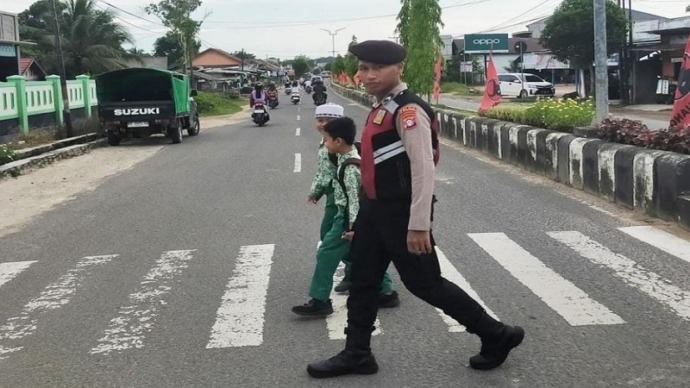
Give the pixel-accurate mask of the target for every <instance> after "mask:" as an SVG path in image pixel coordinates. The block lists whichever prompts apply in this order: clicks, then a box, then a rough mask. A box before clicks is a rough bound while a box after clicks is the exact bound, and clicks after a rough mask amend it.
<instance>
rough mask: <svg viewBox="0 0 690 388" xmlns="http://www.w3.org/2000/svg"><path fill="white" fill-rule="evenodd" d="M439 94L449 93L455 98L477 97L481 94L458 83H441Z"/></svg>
mask: <svg viewBox="0 0 690 388" xmlns="http://www.w3.org/2000/svg"><path fill="white" fill-rule="evenodd" d="M441 93H451V94H455V95H456V96H479V95H481V94H482V92H481V91H479V90H477V89H475V88H473V87H470V86H467V85H465V84H463V83H460V82H442V83H441Z"/></svg>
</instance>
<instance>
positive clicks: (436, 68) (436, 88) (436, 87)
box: [434, 53, 443, 104]
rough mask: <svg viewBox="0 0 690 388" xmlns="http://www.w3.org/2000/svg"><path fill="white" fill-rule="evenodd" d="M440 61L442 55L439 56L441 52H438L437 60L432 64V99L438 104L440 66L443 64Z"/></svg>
mask: <svg viewBox="0 0 690 388" xmlns="http://www.w3.org/2000/svg"><path fill="white" fill-rule="evenodd" d="M442 61H443V57H442V56H441V53H438V60H437V61H436V64H435V65H434V100H436V104H438V98H439V96H440V94H441V68H442V67H441V66H442V64H443V62H442Z"/></svg>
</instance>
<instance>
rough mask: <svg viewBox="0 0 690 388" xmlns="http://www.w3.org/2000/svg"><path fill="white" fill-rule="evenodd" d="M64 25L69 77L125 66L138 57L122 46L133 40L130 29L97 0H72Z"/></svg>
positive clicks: (63, 21)
mask: <svg viewBox="0 0 690 388" xmlns="http://www.w3.org/2000/svg"><path fill="white" fill-rule="evenodd" d="M60 24H61V26H60V35H61V39H62V47H63V50H64V58H65V67H66V69H67V73H68V77H73V76H75V75H78V74H87V73H90V74H98V73H101V72H104V71H108V70H114V69H119V68H124V67H125V61H126V60H127V59H130V58H135V57H137V55H136V54H132V53H128V52H127V51H126V50H125V49H124V48H123V47H122V45H123V44H124V43H132V36H131V35H130V34H129V32H128V31H127V30H126V29H125V27H123V26H122V25H120V24H117V23H116V22H115V20H114V16H113V14H112V13H111V12H110V11H104V10H100V9H98V8H96V5H95V1H94V0H69V2H68V3H67V8H66V10H65V12H63V13H62V15H61V20H60Z"/></svg>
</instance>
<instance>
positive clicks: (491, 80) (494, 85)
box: [479, 53, 501, 112]
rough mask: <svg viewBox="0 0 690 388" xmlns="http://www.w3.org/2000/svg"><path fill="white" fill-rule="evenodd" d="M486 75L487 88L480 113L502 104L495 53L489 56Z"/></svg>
mask: <svg viewBox="0 0 690 388" xmlns="http://www.w3.org/2000/svg"><path fill="white" fill-rule="evenodd" d="M486 70H487V74H486V88H485V89H484V99H483V100H482V105H481V106H480V107H479V111H480V112H481V111H483V110H489V109H491V108H493V107H494V106H496V105H498V104H499V103H500V102H501V83H500V82H499V80H498V74H497V73H496V67H495V66H494V57H493V53H492V54H489V64H488V67H487V69H486Z"/></svg>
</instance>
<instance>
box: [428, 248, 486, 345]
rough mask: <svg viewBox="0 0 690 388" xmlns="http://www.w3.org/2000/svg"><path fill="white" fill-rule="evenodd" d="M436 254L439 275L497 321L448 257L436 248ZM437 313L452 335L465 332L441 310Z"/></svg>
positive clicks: (462, 327) (463, 328) (463, 327)
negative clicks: (439, 268)
mask: <svg viewBox="0 0 690 388" xmlns="http://www.w3.org/2000/svg"><path fill="white" fill-rule="evenodd" d="M436 254H437V256H438V263H439V265H440V266H441V275H442V276H443V277H444V278H446V279H447V280H449V281H451V282H453V283H455V284H456V285H457V286H458V287H460V288H462V289H463V291H465V292H466V293H467V295H469V296H470V297H471V298H472V299H474V300H476V301H477V303H479V304H480V305H481V306H482V307H483V308H484V310H486V313H487V314H489V315H491V316H492V317H494V318H495V319H496V320H498V316H497V315H496V313H494V312H493V311H491V309H490V308H488V307H487V306H486V303H484V301H483V300H482V298H480V297H479V295H478V294H477V292H476V291H474V289H472V286H470V283H469V282H468V281H467V280H465V277H464V276H462V274H460V272H459V271H458V270H457V269H456V268H455V267H454V266H453V264H451V262H450V260H448V257H446V255H445V254H444V253H443V252H442V251H441V249H439V248H438V247H436ZM436 311H438V313H439V315H441V318H442V319H443V322H445V323H446V325H448V331H449V332H453V333H459V332H463V331H465V330H466V329H465V326H463V325H461V324H459V323H458V321H456V320H455V319H453V318H451V317H449V316H448V315H446V314H445V313H444V312H443V311H442V310H441V309H436Z"/></svg>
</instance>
